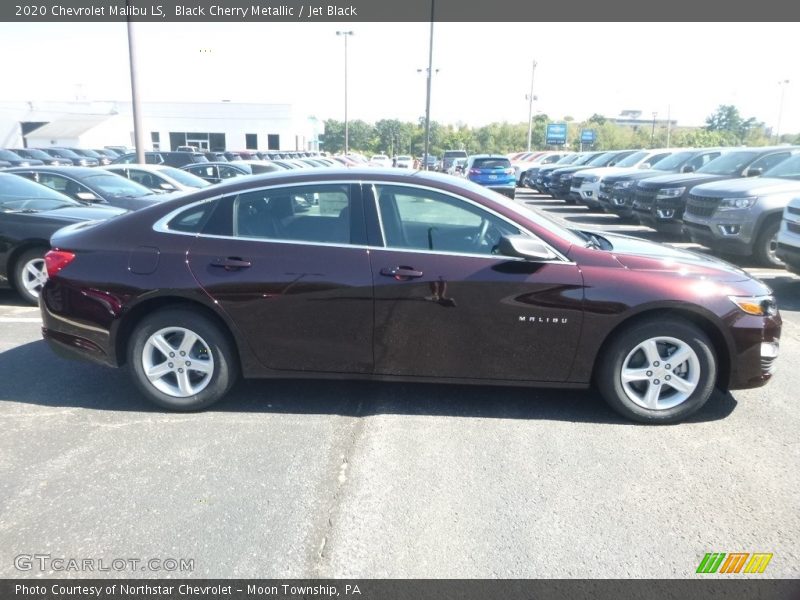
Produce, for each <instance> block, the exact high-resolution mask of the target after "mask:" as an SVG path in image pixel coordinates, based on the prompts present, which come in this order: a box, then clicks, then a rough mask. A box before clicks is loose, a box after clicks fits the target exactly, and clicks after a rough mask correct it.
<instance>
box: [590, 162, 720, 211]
mask: <svg viewBox="0 0 800 600" xmlns="http://www.w3.org/2000/svg"><path fill="white" fill-rule="evenodd" d="M728 150H729V149H726V148H703V149H701V150H693V149H688V150H684V151H681V152H676V153H674V154H671V155H670V156H668V157H666V158H665V159H663V160H660V161H658V162H657V163H656V164H654V165H653V166H652V168H650V169H631V171H630V172H627V173H617V174H615V175H607V176H605V177H603V180H602V181H601V182H600V191H599V192H598V194H597V199H598V200H599V201H600V205H601V206H602V208H603V210H605V211H606V212H609V213H613V214H616V215H617V216H619V217H621V218H623V219H628V218H631V217H632V216H633V197H634V194H635V193H636V184H637V183H638V182H639V181H642V180H643V179H649V178H651V177H658V176H659V175H666V174H667V173H694V172H695V171H697V169H700V168H701V167H704V166H705V165H706V164H708V163H709V162H711V161H712V160H714V159H715V158H717V157H719V156H720V155H722V154H723V153H724V152H727V151H728Z"/></svg>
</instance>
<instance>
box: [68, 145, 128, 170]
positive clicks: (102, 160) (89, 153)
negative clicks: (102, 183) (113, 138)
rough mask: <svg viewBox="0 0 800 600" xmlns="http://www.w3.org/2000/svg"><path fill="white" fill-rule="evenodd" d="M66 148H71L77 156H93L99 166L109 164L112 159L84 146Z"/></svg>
mask: <svg viewBox="0 0 800 600" xmlns="http://www.w3.org/2000/svg"><path fill="white" fill-rule="evenodd" d="M66 149H67V150H72V151H73V152H74V153H75V154H78V155H79V156H85V157H86V158H93V159H95V160H96V161H97V162H98V164H99V165H100V166H103V167H104V166H106V165H110V164H111V161H112V160H113V159H112V158H109V157H108V156H106V155H105V154H101V153H100V152H97V151H96V150H87V149H85V148H66ZM114 158H116V157H114Z"/></svg>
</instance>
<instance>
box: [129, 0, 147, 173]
mask: <svg viewBox="0 0 800 600" xmlns="http://www.w3.org/2000/svg"><path fill="white" fill-rule="evenodd" d="M125 5H126V6H128V7H130V0H126V1H125ZM127 21H128V61H129V66H130V75H131V112H132V113H133V144H134V146H136V162H138V163H140V164H144V138H143V135H144V132H143V130H142V111H141V107H140V102H139V87H138V86H137V79H138V71H137V70H136V36H135V35H134V30H133V23H132V22H131V17H130V13H128V18H127Z"/></svg>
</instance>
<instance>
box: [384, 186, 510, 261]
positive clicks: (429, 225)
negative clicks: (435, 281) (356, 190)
mask: <svg viewBox="0 0 800 600" xmlns="http://www.w3.org/2000/svg"><path fill="white" fill-rule="evenodd" d="M376 192H377V196H378V210H379V213H380V218H381V224H382V226H383V234H384V238H385V240H386V246H387V247H389V248H413V249H419V250H433V251H441V252H458V253H465V254H492V253H493V250H494V249H495V246H496V245H497V243H498V242H499V241H500V237H501V236H503V235H512V234H519V233H520V231H519V229H517V228H516V227H514V226H513V225H511V224H509V223H508V222H506V221H504V220H503V219H500V218H498V217H496V216H494V215H493V214H491V213H489V212H487V211H485V210H483V209H481V208H479V207H477V206H475V205H473V204H470V203H469V202H467V201H465V200H461V199H458V198H454V197H452V196H448V195H445V194H440V193H438V192H434V191H432V190H426V189H420V188H413V187H404V186H381V185H378V186H376Z"/></svg>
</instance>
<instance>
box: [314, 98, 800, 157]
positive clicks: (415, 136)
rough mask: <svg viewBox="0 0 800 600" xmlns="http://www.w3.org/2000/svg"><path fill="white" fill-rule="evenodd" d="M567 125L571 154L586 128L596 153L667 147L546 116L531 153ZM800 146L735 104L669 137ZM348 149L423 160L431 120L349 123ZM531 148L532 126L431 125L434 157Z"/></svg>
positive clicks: (611, 127) (701, 143)
mask: <svg viewBox="0 0 800 600" xmlns="http://www.w3.org/2000/svg"><path fill="white" fill-rule="evenodd" d="M552 122H561V123H566V124H567V144H566V147H567V148H568V149H570V150H578V149H579V148H580V147H581V144H580V135H581V131H582V130H584V129H592V130H594V131H595V134H596V141H595V143H594V145H592V146H591V147H590V148H588V147H584V150H586V149H592V150H620V149H624V148H661V147H666V146H667V137H668V132H667V127H666V125H665V124H663V123H656V127H655V128H653V127H651V126H650V125H648V124H642V125H638V126H627V125H619V124H617V123H615V122H614V121H613V120H612V119H608V118H606V117H603V116H602V115H599V114H594V115H592V116H591V117H589V118H588V119H586V120H585V121H580V122H578V121H575V119H573V118H572V117H569V116H565V117H563V118H561V119H554V118H551V117H549V116H548V115H546V114H539V115H536V116H535V117H534V118H533V126H532V130H531V148H532V149H535V150H545V149H553V148H554V147H553V146H547V145H546V140H545V133H546V128H547V124H548V123H552ZM320 141H321V150H324V151H326V152H330V153H333V154H338V153H341V152H343V151H344V122H342V121H338V120H336V119H328V120H326V121H325V134H324V135H323V136H321V137H320ZM778 141H780V143H800V134H796V133H792V134H784V135H781V136H780V140H776V139H775V137H774V135H773V132H772V130H771V129H770V128H769V127H766V126H765V125H764V123H761V122H759V121H757V120H756V119H754V118H752V117H750V118H744V117H743V116H742V115H741V114H740V112H739V110H738V109H737V108H736V107H735V106H732V105H720V106H719V107H718V108H717V110H716V111H714V113H712V114H711V115H709V117H708V118H707V119H706V124H705V126H704V127H673V128H672V129H671V131H670V132H669V146H670V147H678V148H680V147H695V148H701V147H711V146H741V145H748V146H766V145H769V144H772V143H777V142H778ZM348 145H349V148H350V151H351V152H352V151H355V152H362V153H364V154H370V155H372V154H388V155H389V156H396V155H400V154H410V155H412V156H421V155H422V154H423V152H424V148H425V119H424V118H420V119H419V120H418V121H417V122H416V123H415V122H410V121H400V120H397V119H381V120H380V121H377V122H376V123H367V122H365V121H362V120H359V119H357V120H354V121H349V123H348ZM527 147H528V125H527V123H525V122H521V123H508V122H502V123H490V124H488V125H483V126H481V127H470V126H469V125H466V124H464V123H456V124H442V123H439V122H436V121H431V127H430V148H431V149H430V152H431V154H432V155H435V156H441V155H442V152H444V151H445V150H450V149H454V150H466V151H467V152H468V153H470V154H477V153H497V154H507V153H509V152H514V151H521V150H525V149H526V148H527Z"/></svg>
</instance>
